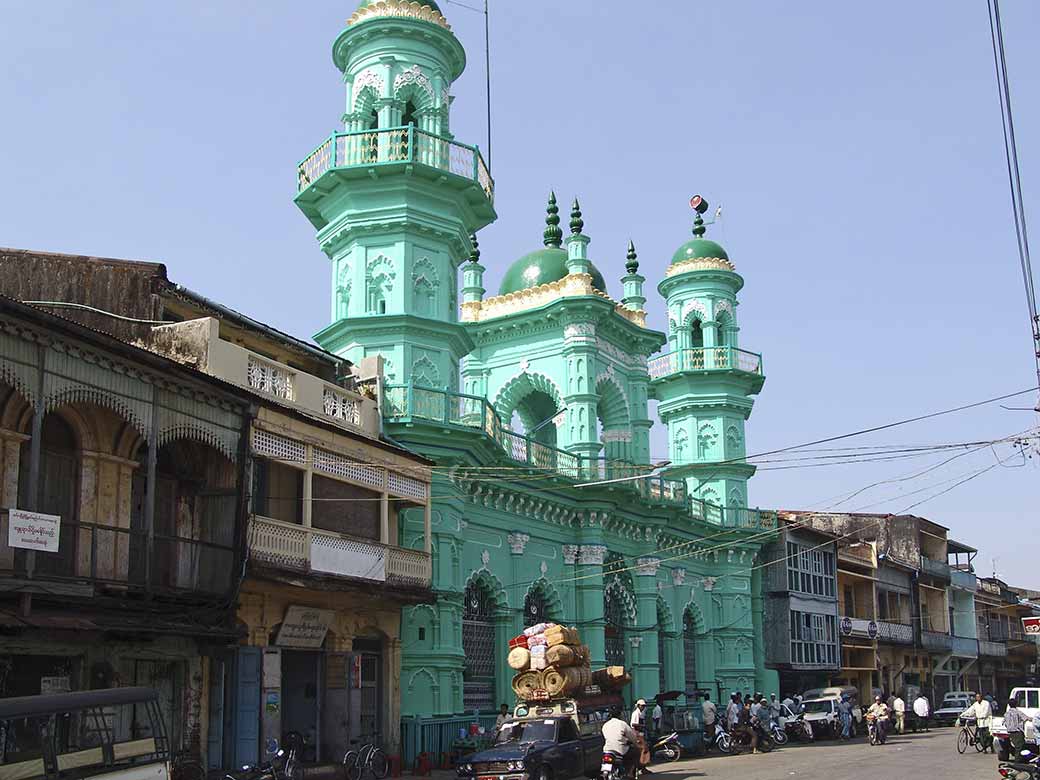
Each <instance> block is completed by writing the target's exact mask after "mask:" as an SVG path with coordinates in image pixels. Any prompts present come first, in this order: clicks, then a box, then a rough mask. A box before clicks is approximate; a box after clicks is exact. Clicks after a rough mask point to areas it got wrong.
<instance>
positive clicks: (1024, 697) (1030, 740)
mask: <svg viewBox="0 0 1040 780" xmlns="http://www.w3.org/2000/svg"><path fill="white" fill-rule="evenodd" d="M1011 699H1017V700H1018V709H1020V710H1021V711H1022V714H1023V715H1025V716H1026V727H1025V732H1024V733H1025V738H1026V749H1028V750H1032V751H1033V752H1034V753H1035V752H1037V749H1038V747H1040V744H1038V743H1040V734H1037V733H1036V732H1035V730H1034V729H1033V718H1034V717H1035V716H1036V714H1037V713H1038V712H1040V688H1012V689H1011V693H1010V694H1008V700H1011ZM990 733H991V734H992V735H993V739H994V740H996V743H997V758H998V759H1000V760H1001V761H1007V760H1009V757H1010V755H1011V740H1009V739H1008V733H1007V729H1005V728H1004V717H1003V716H1002V715H1000V716H996V717H994V718H993V724H992V725H991V726H990Z"/></svg>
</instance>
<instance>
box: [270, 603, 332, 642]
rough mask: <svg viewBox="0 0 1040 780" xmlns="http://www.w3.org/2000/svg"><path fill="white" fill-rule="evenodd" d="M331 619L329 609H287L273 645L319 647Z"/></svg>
mask: <svg viewBox="0 0 1040 780" xmlns="http://www.w3.org/2000/svg"><path fill="white" fill-rule="evenodd" d="M333 617H334V613H333V611H332V610H331V609H312V608H311V607H289V608H288V609H287V610H285V617H284V618H282V627H281V628H280V629H279V630H278V638H277V639H275V642H274V643H275V644H276V645H278V646H279V647H314V648H317V647H321V643H322V642H324V641H325V634H327V633H328V631H329V624H330V623H332V619H333Z"/></svg>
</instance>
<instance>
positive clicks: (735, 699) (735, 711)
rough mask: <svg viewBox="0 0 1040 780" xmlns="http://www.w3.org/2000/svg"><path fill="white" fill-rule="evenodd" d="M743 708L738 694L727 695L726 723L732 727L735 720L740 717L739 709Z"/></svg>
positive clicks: (734, 724)
mask: <svg viewBox="0 0 1040 780" xmlns="http://www.w3.org/2000/svg"><path fill="white" fill-rule="evenodd" d="M742 709H743V705H742V704H741V703H740V694H739V693H734V694H733V695H731V696H730V697H729V706H727V707H726V725H727V726H728V727H729V728H730V730H732V729H733V727H734V726H736V725H737V721H738V720H739V719H740V711H741V710H742Z"/></svg>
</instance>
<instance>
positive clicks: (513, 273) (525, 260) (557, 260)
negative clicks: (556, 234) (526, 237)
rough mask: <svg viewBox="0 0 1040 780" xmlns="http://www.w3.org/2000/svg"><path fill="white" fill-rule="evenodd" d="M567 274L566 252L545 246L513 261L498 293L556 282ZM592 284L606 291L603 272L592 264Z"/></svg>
mask: <svg viewBox="0 0 1040 780" xmlns="http://www.w3.org/2000/svg"><path fill="white" fill-rule="evenodd" d="M566 275H567V252H566V251H565V250H563V249H558V248H556V247H545V248H544V249H539V250H537V251H534V252H531V253H530V254H527V255H524V256H523V257H521V258H520V259H519V260H517V261H515V262H514V263H513V264H512V265H511V266H509V268H508V270H506V275H505V276H503V277H502V284H501V285H500V286H499V288H498V294H499V295H508V294H509V293H514V292H519V291H520V290H527V289H530V288H531V287H537V286H538V285H540V284H549V283H550V282H557V281H559V280H560V279H562V278H563V277H565V276H566ZM592 286H593V287H595V288H596V289H597V290H599V291H600V292H603V293H605V292H606V291H607V285H606V283H605V282H604V281H603V274H601V273H600V272H599V270H598V269H597V268H596V266H592Z"/></svg>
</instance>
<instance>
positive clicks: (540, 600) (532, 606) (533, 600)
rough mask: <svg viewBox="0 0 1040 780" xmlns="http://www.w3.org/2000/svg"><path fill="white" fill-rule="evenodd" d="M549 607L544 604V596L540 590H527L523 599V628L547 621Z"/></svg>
mask: <svg viewBox="0 0 1040 780" xmlns="http://www.w3.org/2000/svg"><path fill="white" fill-rule="evenodd" d="M548 613H549V607H548V605H547V604H546V603H545V594H544V593H542V591H541V589H538V590H533V591H531V590H529V591H527V595H526V596H525V597H524V628H527V627H528V626H533V625H535V624H536V623H546V622H548V620H549V614H548Z"/></svg>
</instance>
